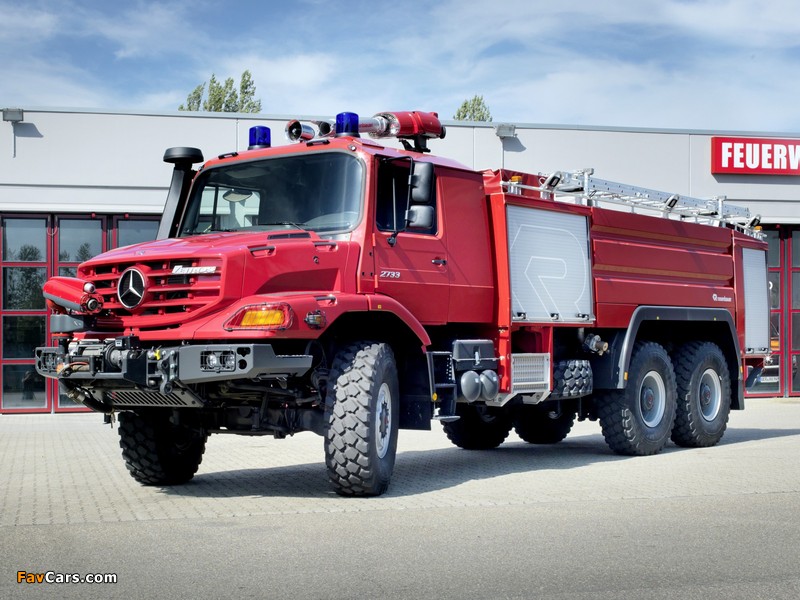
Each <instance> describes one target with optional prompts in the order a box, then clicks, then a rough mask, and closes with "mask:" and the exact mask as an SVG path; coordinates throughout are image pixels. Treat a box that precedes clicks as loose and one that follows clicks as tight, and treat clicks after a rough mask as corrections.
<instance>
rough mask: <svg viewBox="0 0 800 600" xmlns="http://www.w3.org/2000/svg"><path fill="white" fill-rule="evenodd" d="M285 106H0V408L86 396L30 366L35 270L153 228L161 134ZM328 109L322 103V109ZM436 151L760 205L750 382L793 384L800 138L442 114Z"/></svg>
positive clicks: (207, 139) (39, 338)
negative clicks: (756, 365) (765, 298)
mask: <svg viewBox="0 0 800 600" xmlns="http://www.w3.org/2000/svg"><path fill="white" fill-rule="evenodd" d="M298 116H299V115H288V116H286V117H277V116H260V117H256V116H254V115H236V114H224V113H223V114H208V113H205V114H203V113H181V112H176V113H170V114H153V113H117V112H101V111H78V110H56V109H26V108H24V107H23V108H22V109H14V110H12V109H4V110H3V123H2V124H0V251H1V254H0V271H1V272H2V274H1V277H2V288H0V321H1V322H2V333H1V334H0V413H12V412H69V411H76V410H85V409H83V408H82V407H80V406H77V405H75V404H74V403H73V402H72V401H70V400H69V399H67V398H64V397H59V395H58V391H57V388H56V386H55V385H54V384H53V383H52V382H46V381H44V380H43V379H42V378H40V377H38V376H37V375H36V373H35V370H34V368H33V365H34V360H33V350H34V348H35V347H36V346H39V345H42V344H43V343H44V342H45V341H46V340H48V338H49V331H48V319H47V311H46V309H45V304H44V299H43V298H42V296H41V285H42V283H43V282H44V281H45V280H46V279H47V278H48V277H50V276H52V275H59V274H60V275H69V274H74V273H75V269H76V267H77V265H78V264H79V263H80V262H81V261H82V260H85V259H86V258H88V257H91V256H93V255H95V254H98V253H100V252H102V251H105V250H108V249H111V248H115V247H117V246H123V245H127V244H132V243H136V242H139V241H145V240H148V239H153V238H154V237H155V235H156V231H157V228H158V219H159V215H160V213H161V210H162V208H163V205H164V201H165V199H166V194H167V188H168V186H169V182H170V177H171V170H172V167H171V165H168V164H165V163H164V162H163V161H162V158H163V155H164V150H165V149H166V148H169V147H173V146H193V147H197V148H200V149H201V150H202V151H203V153H204V154H205V156H206V158H209V157H211V156H215V155H218V154H222V153H226V152H231V151H236V150H244V149H246V148H247V145H248V131H249V128H250V127H252V126H253V125H267V126H269V127H270V128H271V129H272V139H273V144H274V145H278V144H287V143H290V142H288V141H287V140H286V139H285V138H284V136H283V131H284V128H285V125H286V123H287V121H288V120H289V119H291V118H297V117H298ZM326 117H328V118H330V117H333V115H326ZM445 125H446V126H447V136H446V138H445V139H443V140H435V141H432V142H431V143H430V146H431V149H432V151H433V152H434V153H436V154H439V155H442V156H447V157H449V158H452V159H454V160H457V161H459V162H461V163H463V164H465V165H466V166H468V167H470V168H473V169H497V168H500V167H503V168H507V169H515V170H520V171H528V172H531V171H533V172H541V173H549V172H552V171H556V170H576V169H581V168H589V167H590V168H593V169H594V170H595V175H596V176H598V177H601V178H603V179H609V180H613V181H620V182H625V183H628V184H631V185H638V186H643V187H649V188H655V189H660V190H664V191H668V192H671V193H677V194H683V195H689V196H694V197H709V198H710V197H716V196H726V197H727V199H728V200H729V201H730V202H733V203H735V204H740V205H743V206H746V207H748V208H749V209H750V211H751V213H752V214H759V215H761V223H762V225H763V227H764V230H765V231H766V234H767V239H768V241H769V255H768V260H769V280H770V289H771V299H772V307H771V310H772V314H771V325H772V347H773V352H774V359H773V365H772V366H771V367H770V369H768V370H767V371H766V372H765V373H764V374H763V375H762V377H760V378H759V379H758V380H757V381H755V382H753V385H751V386H750V388H749V389H748V393H749V395H751V396H774V395H779V396H800V375H798V374H797V362H798V360H799V359H798V355H800V204H798V202H799V201H800V185H798V184H800V166H799V165H798V163H800V139H796V138H792V136H791V135H787V134H769V133H750V132H714V131H681V130H652V129H624V128H602V127H577V126H558V125H534V124H522V123H518V124H506V123H504V124H490V123H458V122H445Z"/></svg>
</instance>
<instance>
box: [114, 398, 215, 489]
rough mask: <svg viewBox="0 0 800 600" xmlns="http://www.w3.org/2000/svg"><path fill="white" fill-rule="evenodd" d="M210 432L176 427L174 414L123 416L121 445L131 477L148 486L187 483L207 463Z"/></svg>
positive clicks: (120, 433) (132, 413)
mask: <svg viewBox="0 0 800 600" xmlns="http://www.w3.org/2000/svg"><path fill="white" fill-rule="evenodd" d="M207 439H208V432H207V431H205V430H204V429H199V428H198V429H195V428H190V427H187V426H185V425H175V424H173V423H172V422H171V420H170V413H169V412H165V411H153V412H147V413H143V414H137V413H134V412H127V411H126V412H121V413H119V445H120V447H121V448H122V458H124V459H125V466H126V467H127V468H128V471H129V472H130V474H131V476H132V477H133V478H134V479H135V480H136V481H138V482H139V483H141V484H144V485H174V484H180V483H186V482H187V481H189V480H190V479H191V478H192V477H194V474H195V473H196V472H197V468H198V467H199V466H200V462H201V461H202V460H203V452H205V449H206V440H207Z"/></svg>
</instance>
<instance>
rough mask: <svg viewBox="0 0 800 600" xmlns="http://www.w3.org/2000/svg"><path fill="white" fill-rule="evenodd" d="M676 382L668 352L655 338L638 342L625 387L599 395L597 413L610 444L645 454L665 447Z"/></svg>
mask: <svg viewBox="0 0 800 600" xmlns="http://www.w3.org/2000/svg"><path fill="white" fill-rule="evenodd" d="M677 394H678V392H677V382H676V379H675V371H674V368H673V366H672V360H670V357H669V354H667V351H666V350H664V348H663V347H662V346H661V345H660V344H656V343H655V342H637V343H636V345H635V346H634V349H633V356H632V358H631V364H630V367H629V368H628V384H627V386H626V387H625V389H622V390H611V391H606V392H604V393H602V394H600V395H599V397H598V416H599V418H600V426H601V427H602V430H603V436H604V437H605V439H606V443H607V444H608V446H609V448H611V449H612V450H613V451H614V452H616V453H618V454H627V455H634V456H645V455H649V454H656V453H658V452H660V451H661V450H662V448H664V445H665V444H666V443H667V441H668V440H669V438H670V435H671V433H672V427H673V424H674V423H675V412H676V405H677V402H676V399H677Z"/></svg>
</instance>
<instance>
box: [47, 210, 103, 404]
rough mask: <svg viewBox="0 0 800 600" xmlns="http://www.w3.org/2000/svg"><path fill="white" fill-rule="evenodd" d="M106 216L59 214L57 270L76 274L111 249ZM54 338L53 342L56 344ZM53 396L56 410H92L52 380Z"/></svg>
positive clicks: (57, 220)
mask: <svg viewBox="0 0 800 600" xmlns="http://www.w3.org/2000/svg"><path fill="white" fill-rule="evenodd" d="M104 220H105V219H104V218H79V217H74V216H63V217H56V228H55V231H54V235H53V239H54V241H55V251H54V256H56V257H58V259H57V260H56V261H55V262H56V265H55V267H56V268H55V272H56V273H57V274H58V275H61V276H64V277H75V275H76V274H77V271H78V265H79V264H80V263H82V262H83V261H85V260H89V259H90V258H92V257H93V256H97V255H98V254H100V253H101V252H104V251H105V250H106V249H107V244H106V236H105V231H104V227H103V222H104ZM55 343H56V341H55V340H51V344H55ZM52 386H53V390H52V393H51V395H52V396H53V397H57V398H58V400H57V403H56V406H55V407H54V409H55V412H75V411H85V410H89V409H87V408H86V407H85V406H83V405H82V404H80V403H78V402H74V401H73V400H71V399H69V398H68V397H67V396H66V395H65V394H61V393H58V385H57V383H56V382H55V381H53V382H52Z"/></svg>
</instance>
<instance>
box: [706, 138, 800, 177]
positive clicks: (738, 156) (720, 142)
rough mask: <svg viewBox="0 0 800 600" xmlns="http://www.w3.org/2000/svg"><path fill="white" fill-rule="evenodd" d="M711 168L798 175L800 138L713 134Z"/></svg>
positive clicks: (761, 173) (799, 167) (729, 172)
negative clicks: (718, 135) (729, 136)
mask: <svg viewBox="0 0 800 600" xmlns="http://www.w3.org/2000/svg"><path fill="white" fill-rule="evenodd" d="M711 172H712V173H718V174H745V175H800V140H788V139H770V138H724V137H713V138H711Z"/></svg>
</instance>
